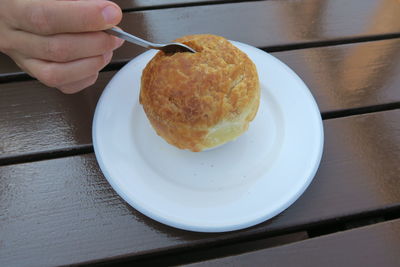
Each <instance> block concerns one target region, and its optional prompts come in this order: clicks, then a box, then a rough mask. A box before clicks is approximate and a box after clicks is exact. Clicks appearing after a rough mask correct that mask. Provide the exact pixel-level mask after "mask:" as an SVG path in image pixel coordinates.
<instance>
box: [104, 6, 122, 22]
mask: <svg viewBox="0 0 400 267" xmlns="http://www.w3.org/2000/svg"><path fill="white" fill-rule="evenodd" d="M119 13H120V12H119V10H118V9H117V8H116V7H115V6H112V5H109V6H106V7H105V8H104V9H103V18H104V20H105V21H106V22H107V23H108V24H113V23H115V22H116V20H117V18H118V16H119Z"/></svg>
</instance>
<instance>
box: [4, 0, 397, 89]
mask: <svg viewBox="0 0 400 267" xmlns="http://www.w3.org/2000/svg"><path fill="white" fill-rule="evenodd" d="M344 6H346V8H343V7H344ZM399 13H400V5H399V4H398V2H397V1H396V0H383V1H376V0H352V1H347V0H312V1H288V0H286V1H257V2H242V3H231V4H221V5H205V6H194V7H185V8H172V9H163V10H148V11H140V12H132V13H125V14H124V18H123V20H122V23H121V25H120V26H121V27H122V28H123V29H125V30H126V31H128V32H131V33H133V34H136V35H137V36H140V37H142V38H145V39H148V40H151V41H154V42H168V41H170V40H173V39H175V38H177V37H179V36H182V35H187V34H196V33H213V34H217V35H222V36H225V37H226V38H229V39H231V40H236V41H240V42H244V43H248V44H251V45H254V46H257V47H263V48H271V47H281V46H288V45H289V46H290V47H293V45H302V44H306V43H318V42H326V41H333V40H336V41H340V40H341V41H343V40H345V39H357V38H368V37H371V36H375V37H376V36H381V37H384V36H388V35H393V34H397V35H400V20H399V19H398V14H399ZM238 18H245V19H238ZM142 51H143V49H141V48H139V47H137V46H135V45H132V44H125V45H123V46H122V47H121V48H120V49H119V50H118V51H117V52H116V53H115V56H114V62H121V61H127V60H129V59H131V58H133V57H135V56H136V55H138V53H140V52H142ZM18 71H19V70H18V67H16V66H15V64H13V63H12V61H10V60H9V59H7V58H5V56H4V55H3V56H1V55H0V73H1V74H0V81H1V79H5V78H4V76H9V75H12V73H15V72H18Z"/></svg>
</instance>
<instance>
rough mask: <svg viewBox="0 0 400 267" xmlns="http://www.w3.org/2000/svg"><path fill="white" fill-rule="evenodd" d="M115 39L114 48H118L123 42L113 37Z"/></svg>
mask: <svg viewBox="0 0 400 267" xmlns="http://www.w3.org/2000/svg"><path fill="white" fill-rule="evenodd" d="M115 39H116V40H115V48H119V47H120V46H121V45H122V44H123V43H124V40H122V39H120V38H117V37H115Z"/></svg>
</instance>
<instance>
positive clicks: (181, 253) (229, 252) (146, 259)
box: [83, 208, 400, 267]
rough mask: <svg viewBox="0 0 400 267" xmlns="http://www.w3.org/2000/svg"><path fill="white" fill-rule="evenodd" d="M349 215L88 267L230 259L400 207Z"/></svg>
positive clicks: (385, 216) (387, 217) (352, 225)
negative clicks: (229, 257)
mask: <svg viewBox="0 0 400 267" xmlns="http://www.w3.org/2000/svg"><path fill="white" fill-rule="evenodd" d="M354 217H355V216H349V217H346V218H344V219H343V218H342V219H340V220H335V221H330V222H322V223H318V224H315V225H309V226H303V227H299V229H293V230H291V231H286V232H280V233H277V232H275V233H273V234H269V235H268V234H267V235H263V233H260V234H258V235H256V236H250V237H248V238H242V239H240V238H239V239H238V238H236V239H232V240H229V241H228V242H223V243H214V244H212V245H211V246H210V244H207V247H202V246H195V247H192V248H185V249H176V250H170V251H167V252H160V253H157V254H146V255H142V256H136V257H134V258H133V257H132V258H129V257H125V258H123V257H121V258H114V259H108V260H106V262H104V261H103V262H101V263H98V262H87V263H83V264H85V265H88V266H115V265H117V266H120V267H122V266H158V265H163V266H177V265H183V264H190V263H195V262H201V261H206V260H212V259H217V258H222V257H227V256H234V255H239V254H243V253H248V252H252V251H256V250H260V249H266V248H273V247H278V246H283V245H288V244H291V243H295V242H301V241H304V240H309V239H312V238H315V237H320V236H324V235H329V234H334V233H337V232H342V231H348V230H352V229H356V228H361V227H365V226H368V225H373V224H376V223H380V222H387V221H392V220H396V219H399V218H400V208H394V209H392V210H387V211H382V210H381V211H375V212H371V213H368V214H364V215H358V216H356V217H357V219H355V218H354Z"/></svg>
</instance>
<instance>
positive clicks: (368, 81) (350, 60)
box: [0, 39, 400, 164]
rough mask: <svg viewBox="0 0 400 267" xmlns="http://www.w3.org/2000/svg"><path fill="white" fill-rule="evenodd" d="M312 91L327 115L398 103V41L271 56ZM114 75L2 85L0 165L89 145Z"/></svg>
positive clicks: (399, 91)
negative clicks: (68, 82) (64, 85)
mask: <svg viewBox="0 0 400 267" xmlns="http://www.w3.org/2000/svg"><path fill="white" fill-rule="evenodd" d="M273 55H274V56H276V57H278V58H279V59H281V60H282V61H283V62H285V63H286V64H288V65H289V66H290V67H291V68H292V69H293V70H294V71H296V72H297V73H298V74H299V75H300V77H301V78H302V79H303V80H304V81H305V82H306V84H307V85H308V86H309V87H310V89H311V91H312V93H313V94H314V96H315V97H316V100H317V103H318V104H319V107H320V109H321V111H322V112H323V113H324V114H329V113H335V112H338V111H343V110H351V109H354V108H361V107H362V108H365V107H371V106H377V105H387V104H389V103H398V102H400V76H399V75H396V74H398V73H400V39H393V40H384V41H374V42H364V43H358V44H348V45H338V46H331V47H322V48H308V49H300V50H293V51H286V52H276V53H273ZM114 73H115V72H103V73H101V75H100V78H99V81H98V82H97V83H96V84H95V85H94V86H92V87H91V88H89V89H87V90H85V91H83V92H82V93H79V94H76V95H63V94H61V93H60V92H58V91H57V90H55V89H51V88H47V87H45V86H43V85H41V84H40V83H38V82H37V81H25V82H14V83H5V84H0V114H2V116H0V139H2V140H7V141H6V142H3V143H0V164H1V162H4V161H6V160H7V159H9V158H15V157H20V156H27V154H34V153H43V152H46V151H47V152H49V151H53V152H54V151H60V150H68V149H73V148H79V147H82V146H88V145H91V124H92V117H93V112H94V109H95V106H96V103H97V99H98V97H99V95H100V94H101V92H102V90H103V88H104V87H105V86H106V84H107V82H108V81H109V80H110V79H111V77H112V76H113V74H114Z"/></svg>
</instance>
